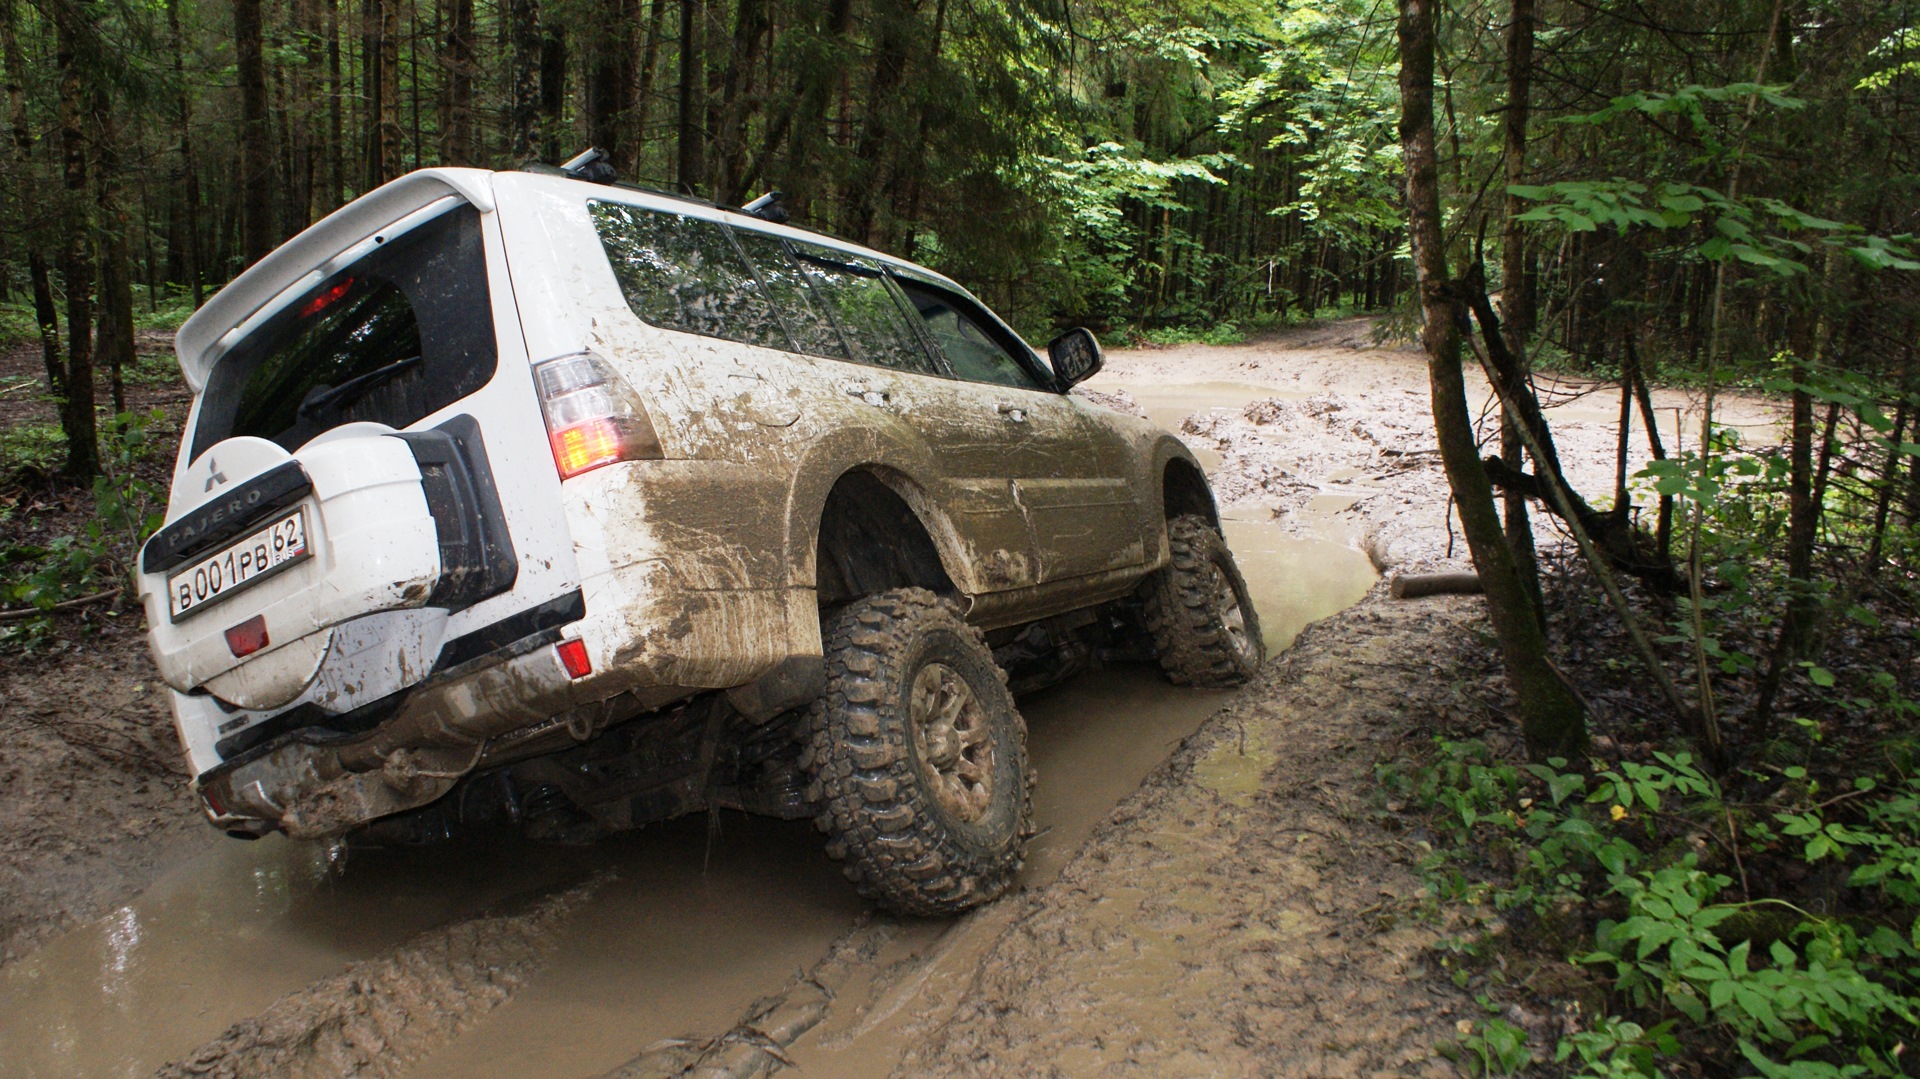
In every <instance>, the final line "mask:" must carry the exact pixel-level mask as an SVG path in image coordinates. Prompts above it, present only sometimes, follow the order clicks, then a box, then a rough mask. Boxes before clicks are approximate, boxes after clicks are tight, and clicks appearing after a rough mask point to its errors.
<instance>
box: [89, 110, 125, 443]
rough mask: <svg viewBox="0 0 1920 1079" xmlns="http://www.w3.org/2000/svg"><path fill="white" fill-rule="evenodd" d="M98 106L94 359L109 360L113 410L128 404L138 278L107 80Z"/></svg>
mask: <svg viewBox="0 0 1920 1079" xmlns="http://www.w3.org/2000/svg"><path fill="white" fill-rule="evenodd" d="M93 112H94V119H95V123H96V130H97V131H98V132H99V134H100V144H99V145H100V152H99V154H98V164H99V168H98V169H97V170H96V172H97V175H96V177H95V179H94V184H95V191H96V198H97V199H98V205H99V215H100V218H99V220H100V311H99V325H98V327H97V328H96V330H95V332H94V362H95V364H96V365H98V364H105V365H106V367H107V371H108V386H109V389H110V397H111V400H112V401H113V411H114V414H115V415H118V414H120V413H122V412H125V411H126V410H127V385H126V374H125V372H126V369H127V368H128V367H131V366H133V283H132V274H131V272H130V271H129V268H128V265H127V264H128V257H127V246H128V244H127V230H128V229H129V228H130V227H131V224H130V222H129V221H128V220H127V213H126V210H125V208H124V207H122V206H121V204H120V192H119V184H120V153H119V148H118V147H119V132H118V131H117V130H116V125H115V123H114V119H113V100H112V98H111V97H110V96H109V94H108V92H107V88H106V87H105V86H104V85H96V86H95V87H94V91H93Z"/></svg>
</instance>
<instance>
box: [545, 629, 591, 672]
mask: <svg viewBox="0 0 1920 1079" xmlns="http://www.w3.org/2000/svg"><path fill="white" fill-rule="evenodd" d="M553 650H554V651H556V652H558V653H560V665H561V666H562V667H565V668H566V669H567V677H568V678H585V677H586V676H587V675H590V674H592V673H593V661H592V660H589V659H588V658H587V642H585V641H582V640H578V639H575V640H571V641H561V642H560V643H559V644H556V645H554V646H553Z"/></svg>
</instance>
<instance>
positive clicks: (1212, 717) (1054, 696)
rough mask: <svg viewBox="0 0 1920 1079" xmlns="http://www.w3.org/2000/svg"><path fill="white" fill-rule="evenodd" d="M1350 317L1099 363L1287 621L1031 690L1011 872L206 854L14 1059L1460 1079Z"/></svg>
mask: <svg viewBox="0 0 1920 1079" xmlns="http://www.w3.org/2000/svg"><path fill="white" fill-rule="evenodd" d="M1362 343H1363V342H1361V341H1359V340H1358V339H1355V340H1353V341H1348V340H1345V339H1342V340H1341V341H1338V342H1333V343H1331V344H1328V345H1326V346H1325V347H1319V346H1315V347H1314V348H1306V349H1297V350H1293V351H1288V350H1287V349H1284V348H1283V349H1275V348H1273V347H1267V348H1265V349H1264V350H1262V349H1261V348H1256V347H1249V348H1247V349H1208V350H1184V352H1182V351H1181V350H1170V351H1169V352H1165V353H1140V354H1121V355H1117V356H1116V357H1114V358H1113V362H1112V364H1111V367H1110V371H1109V374H1108V375H1103V376H1102V377H1101V378H1100V379H1096V380H1095V384H1094V386H1093V392H1092V393H1090V394H1089V396H1094V397H1095V399H1096V400H1105V401H1108V402H1110V403H1111V404H1113V405H1115V406H1117V407H1122V408H1125V409H1127V410H1129V411H1131V410H1139V411H1141V412H1144V413H1146V414H1148V415H1151V416H1154V417H1155V418H1157V419H1159V420H1161V422H1162V423H1164V424H1166V425H1167V426H1169V427H1170V428H1172V429H1175V430H1176V431H1179V432H1181V433H1182V435H1183V437H1185V438H1186V439H1187V440H1188V442H1189V444H1190V445H1192V446H1193V447H1194V448H1195V449H1196V451H1197V452H1199V453H1200V454H1201V455H1202V456H1203V457H1205V458H1206V460H1207V464H1208V465H1209V468H1210V471H1212V472H1213V473H1214V477H1215V482H1216V487H1217V489H1218V491H1219V494H1220V500H1221V510H1222V516H1223V519H1224V524H1225V528H1226V531H1227V535H1228V537H1229V542H1230V544H1231V546H1232V547H1233V548H1234V550H1235V551H1236V554H1237V557H1238V558H1239V560H1240V562H1241V564H1242V566H1243V568H1244V569H1245V571H1246V576H1247V577H1248V579H1249V584H1250V586H1251V589H1252V592H1253V596H1254V600H1255V603H1256V605H1257V606H1258V608H1259V610H1260V613H1261V618H1262V624H1263V629H1264V630H1265V632H1266V634H1267V638H1268V640H1267V643H1268V646H1269V649H1270V650H1272V651H1274V652H1277V653H1278V652H1280V650H1281V649H1282V648H1286V647H1287V646H1288V645H1289V644H1290V643H1291V644H1292V647H1291V648H1289V649H1288V650H1287V651H1285V652H1284V653H1280V655H1279V658H1278V659H1277V660H1276V661H1275V662H1273V663H1270V664H1269V667H1268V670H1267V671H1265V672H1264V673H1263V674H1262V676H1261V678H1260V679H1259V680H1258V682H1257V683H1256V684H1255V685H1254V686H1252V687H1249V688H1248V689H1247V690H1245V691H1243V692H1241V693H1238V694H1223V693H1203V692H1193V691H1187V690H1179V689H1175V688H1174V687H1171V686H1169V685H1167V684H1166V683H1165V682H1164V681H1162V680H1161V679H1160V678H1159V677H1158V676H1157V675H1156V674H1155V673H1154V672H1152V671H1149V670H1146V669H1137V668H1117V669H1110V670H1105V671H1100V672H1096V673H1093V674H1089V675H1085V676H1082V677H1080V678H1077V679H1075V680H1073V681H1070V682H1068V683H1065V684H1062V685H1060V686H1056V687H1054V688H1052V689H1050V690H1047V691H1044V692H1042V693H1039V694H1036V695H1033V696H1031V697H1029V698H1026V699H1023V700H1022V702H1021V708H1022V711H1023V713H1024V714H1025V716H1026V718H1027V721H1028V724H1029V727H1030V731H1031V733H1030V740H1029V744H1030V749H1031V752H1032V755H1033V758H1034V762H1035V765H1036V768H1037V770H1038V772H1039V777H1040V782H1039V786H1038V788H1037V790H1036V794H1035V799H1036V802H1035V811H1036V824H1037V826H1038V827H1039V829H1040V832H1039V834H1038V835H1036V836H1035V837H1034V839H1033V841H1032V846H1031V848H1030V856H1029V859H1028V864H1027V868H1026V869H1025V871H1024V873H1023V876H1022V878H1021V881H1020V886H1019V887H1018V888H1017V889H1016V890H1015V892H1013V893H1012V894H1010V895H1008V896H1007V897H1005V898H1003V899H1001V900H999V901H997V902H995V903H992V904H989V905H988V906H986V907H983V908H981V909H979V910H977V911H974V912H972V913H970V914H968V915H966V916H964V917H961V918H957V919H944V920H916V919H900V918H894V917H891V916H887V915H885V914H881V913H876V912H873V911H871V910H869V909H868V908H866V907H865V906H864V905H863V904H862V903H861V902H860V900H859V899H858V897H857V896H856V895H855V894H854V892H853V890H852V888H851V886H850V885H848V884H847V883H846V882H845V881H844V880H843V879H841V877H840V875H839V873H838V870H837V867H836V866H835V865H834V864H833V863H831V862H829V861H828V860H827V859H826V858H825V856H824V854H823V853H822V851H821V849H820V839H819V837H818V835H817V834H816V833H814V831H813V830H812V828H811V826H810V825H808V824H807V823H805V822H781V821H773V820H764V819H758V818H749V817H744V816H741V815H739V814H736V813H730V812H728V813H716V814H713V815H701V816H696V817H691V818H685V819H682V820H679V821H675V822H671V823H669V824H666V825H663V826H656V827H651V828H648V829H646V830H643V831H641V832H638V833H634V834H631V835H625V836H620V837H616V838H614V839H611V840H607V841H604V842H601V843H599V844H596V845H594V846H591V847H584V848H561V847H541V846H535V845H530V844H525V843H517V842H504V843H494V844H489V845H485V846H474V847H454V848H442V849H432V850H412V851H385V852H361V851H355V852H353V853H352V854H350V855H348V856H347V857H345V858H344V859H341V858H339V857H337V856H336V854H335V853H333V852H330V851H329V850H328V849H327V848H325V847H320V846H315V845H301V844H295V843H291V842H288V841H285V840H283V839H268V840H263V841H261V842H258V843H253V844H241V843H235V842H225V841H216V842H210V843H207V844H204V845H202V846H201V847H199V848H198V849H197V850H196V851H193V852H190V853H188V854H184V855H182V856H180V857H179V858H177V859H176V860H175V861H173V863H172V864H171V865H170V866H168V867H167V868H166V869H165V872H164V873H163V874H162V875H161V876H160V877H159V879H158V882H157V883H155V884H153V885H152V886H151V887H147V888H146V889H145V890H144V891H142V892H140V894H138V895H135V896H133V897H132V898H126V897H125V896H122V898H121V899H120V901H119V903H118V905H115V906H112V907H111V909H109V911H108V913H106V914H105V915H104V916H102V917H97V918H93V919H91V920H89V921H86V922H84V924H81V925H80V926H79V927H78V928H77V929H74V930H72V931H71V932H68V933H66V934H65V935H64V936H60V937H58V939H54V940H52V942H51V943H48V944H46V945H44V946H42V947H39V948H38V949H37V950H34V951H31V952H30V953H29V954H26V955H25V956H24V957H23V958H20V959H18V960H16V961H14V962H12V963H11V964H9V965H7V966H5V967H0V1061H4V1062H5V1066H4V1067H0V1072H4V1073H5V1074H7V1075H21V1076H40V1075H49V1076H54V1075H58V1076H65V1075H73V1074H87V1075H103V1076H121V1075H127V1076H133V1075H146V1074H151V1073H153V1072H154V1070H155V1069H157V1068H165V1069H167V1071H166V1074H170V1075H222V1076H225V1075H232V1076H242V1075H270V1074H311V1075H332V1074H369V1075H404V1076H422V1077H427V1076H463V1077H464V1076H530V1077H545V1076H564V1077H569V1079H573V1077H587V1076H599V1075H620V1076H653V1075H671V1074H686V1073H698V1074H709V1075H750V1074H761V1073H764V1072H766V1071H769V1070H774V1069H779V1068H791V1069H794V1070H797V1071H798V1073H799V1074H803V1075H820V1076H866V1075H887V1074H905V1075H998V1074H1044V1073H1048V1072H1050V1071H1052V1072H1058V1073H1060V1074H1075V1075H1078V1074H1100V1075H1108V1074H1111V1075H1129V1074H1139V1075H1183V1074H1196V1075H1197V1074H1226V1075H1253V1074H1297V1075H1330V1074H1363V1073H1364V1074H1427V1073H1434V1072H1436V1071H1444V1068H1442V1067H1441V1066H1440V1065H1439V1064H1438V1063H1437V1062H1436V1061H1435V1060H1434V1059H1433V1058H1432V1057H1431V1054H1430V1048H1431V1045H1432V1043H1433V1041H1434V1039H1436V1038H1438V1037H1440V1036H1442V1035H1444V1034H1446V1033H1447V1032H1449V1031H1451V1029H1452V1024H1453V1021H1454V1020H1455V1019H1456V1018H1458V1017H1460V1016H1462V1015H1465V1014H1467V1013H1466V1012H1463V1011H1461V1009H1462V1008H1470V1007H1471V1002H1462V1001H1461V1000H1460V999H1459V998H1458V995H1457V994H1456V993H1455V992H1454V991H1453V990H1452V988H1451V986H1450V985H1448V984H1447V983H1445V982H1444V981H1442V980H1436V979H1435V978H1433V977H1432V976H1431V975H1430V974H1429V972H1428V970H1427V968H1426V966H1425V963H1424V959H1423V956H1424V955H1425V951H1426V949H1427V948H1428V946H1429V945H1430V944H1431V941H1432V936H1431V934H1432V933H1433V932H1434V930H1433V928H1432V927H1427V926H1423V925H1422V924H1421V923H1419V922H1418V921H1417V920H1416V919H1414V918H1412V917H1411V905H1412V902H1413V898H1414V896H1415V892H1416V888H1417V879H1416V876H1415V874H1414V873H1413V870H1412V868H1411V867H1412V865H1413V863H1414V860H1415V859H1416V858H1417V854H1418V852H1417V850H1416V849H1415V848H1414V847H1412V846H1410V845H1409V844H1408V843H1407V841H1406V840H1405V839H1404V838H1402V837H1401V836H1399V835H1398V834H1396V833H1394V832H1393V831H1392V830H1391V829H1390V828H1388V827H1384V826H1383V822H1382V813H1381V812H1380V811H1379V810H1378V808H1377V807H1375V806H1374V805H1373V801H1372V799H1373V797H1374V788H1375V784H1374V783H1373V779H1372V773H1371V768H1372V764H1373V763H1374V762H1375V761H1377V760H1379V759H1382V758H1383V757H1384V756H1387V755H1388V752H1387V749H1386V747H1387V745H1388V744H1389V743H1391V742H1392V741H1393V740H1394V739H1396V738H1404V737H1417V726H1418V721H1419V716H1420V715H1422V714H1423V713H1427V712H1430V711H1433V710H1437V709H1445V708H1447V707H1449V702H1448V701H1447V700H1446V699H1445V698H1446V695H1447V694H1448V693H1451V692H1454V691H1455V690H1454V689H1453V688H1452V687H1451V684H1450V683H1445V682H1444V681H1436V680H1434V679H1432V678H1431V677H1429V676H1430V673H1431V671H1432V669H1433V667H1434V665H1435V663H1436V662H1437V657H1438V656H1439V655H1440V654H1441V653H1442V652H1444V651H1445V650H1446V649H1447V648H1448V647H1450V644H1449V642H1450V641H1452V640H1454V639H1456V638H1457V637H1459V636H1460V635H1461V634H1464V633H1467V632H1470V631H1471V630H1472V628H1473V627H1474V626H1475V624H1476V620H1477V619H1478V618H1479V617H1480V614H1479V612H1480V607H1479V605H1478V601H1477V600H1475V599H1471V598H1462V597H1451V598H1442V599H1437V600H1431V601H1422V602H1419V603H1396V602H1395V601H1391V600H1389V599H1387V598H1386V596H1385V589H1384V587H1376V586H1375V584H1376V580H1377V576H1378V571H1379V570H1380V569H1382V568H1384V569H1386V570H1387V571H1388V572H1395V571H1398V570H1399V569H1402V568H1404V567H1407V566H1428V565H1434V566H1441V565H1448V564H1450V563H1451V564H1454V565H1458V563H1459V562H1460V561H1461V560H1462V559H1463V558H1464V550H1461V551H1459V552H1457V553H1454V554H1450V552H1449V551H1448V544H1447V539H1448V533H1447V529H1446V520H1445V518H1446V512H1445V499H1444V481H1443V479H1442V478H1440V477H1439V476H1438V462H1437V459H1434V458H1433V457H1432V455H1431V454H1429V453H1427V452H1425V450H1426V449H1427V446H1426V445H1424V444H1422V442H1421V432H1422V424H1424V423H1425V422H1426V417H1425V415H1424V400H1423V399H1422V398H1423V393H1422V392H1421V391H1423V390H1424V384H1423V383H1424V370H1423V368H1422V366H1421V365H1420V364H1419V362H1418V359H1417V358H1416V357H1411V356H1408V355H1405V354H1402V353H1395V352H1391V351H1379V352H1376V351H1371V350H1366V349H1364V348H1359V347H1356V346H1357V345H1360V344H1362ZM1578 404H1579V403H1578V402H1573V403H1570V406H1577V405H1578ZM1588 404H1589V406H1591V405H1592V404H1593V403H1592V402H1588ZM1595 411H1596V414H1598V413H1599V411H1600V410H1598V409H1595ZM1761 419H1764V417H1762V418H1761ZM1761 419H1756V420H1754V422H1755V423H1759V422H1761ZM1595 428H1596V429H1595V431H1594V432H1593V433H1594V435H1595V437H1593V438H1591V439H1588V438H1587V437H1586V434H1585V433H1584V432H1583V430H1582V420H1581V418H1580V417H1578V416H1571V415H1570V416H1569V422H1568V424H1567V426H1566V433H1565V434H1564V435H1563V436H1562V454H1563V456H1564V457H1567V458H1568V459H1569V461H1570V462H1571V463H1572V464H1573V466H1574V467H1575V468H1576V469H1578V468H1583V467H1590V468H1604V467H1605V458H1604V456H1600V457H1599V459H1598V460H1596V461H1589V460H1588V458H1589V457H1595V456H1596V455H1603V454H1604V452H1606V451H1608V450H1610V446H1611V444H1610V441H1608V440H1605V439H1601V438H1599V437H1598V435H1599V433H1600V432H1599V430H1598V423H1597V421H1596V423H1595ZM1426 437H1427V438H1428V440H1430V435H1428V436H1426ZM1589 441H1591V442H1592V443H1593V445H1592V446H1588V445H1587V442H1589ZM1390 451H1391V452H1390ZM1577 478H1578V475H1577V474H1576V479H1577ZM1356 603H1358V606H1357V607H1356V606H1353V605H1354V604H1356ZM1343 610H1344V611H1345V613H1339V612H1342V611H1343ZM1336 615H1337V617H1333V616H1336ZM1309 623H1317V624H1316V625H1314V626H1313V627H1312V628H1311V629H1309V630H1308V631H1307V632H1306V633H1305V634H1304V636H1300V638H1299V640H1298V641H1297V642H1295V637H1296V636H1297V635H1300V634H1301V630H1302V628H1303V627H1305V626H1308V624H1309ZM153 815H154V816H156V817H164V814H159V813H157V812H156V813H155V814H153ZM161 864H164V863H161ZM136 886H137V885H136ZM108 891H110V889H108ZM49 894H50V895H53V894H58V893H57V891H56V892H50V893H49Z"/></svg>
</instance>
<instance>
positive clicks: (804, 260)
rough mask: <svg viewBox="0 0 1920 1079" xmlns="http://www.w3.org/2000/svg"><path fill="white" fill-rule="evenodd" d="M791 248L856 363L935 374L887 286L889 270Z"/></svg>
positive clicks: (818, 250) (828, 252) (805, 247)
mask: <svg viewBox="0 0 1920 1079" xmlns="http://www.w3.org/2000/svg"><path fill="white" fill-rule="evenodd" d="M793 246H794V250H795V252H796V254H797V256H798V258H799V262H800V270H801V272H802V273H804V274H805V275H806V277H807V280H808V281H810V282H811V283H812V284H813V294H814V296H815V297H817V298H819V299H820V300H821V302H822V303H823V304H825V305H826V307H827V308H828V310H829V311H830V312H831V313H832V315H833V320H834V322H835V323H836V324H838V326H839V327H840V332H841V333H842V334H843V335H845V337H846V339H847V347H848V349H850V350H851V351H852V353H853V358H854V359H855V360H857V361H859V362H860V363H870V364H873V365H874V366H876V367H891V368H893V369H895V370H897V371H912V372H914V373H915V374H921V375H931V374H936V373H937V372H936V371H934V369H933V361H932V359H930V358H929V357H928V356H927V353H926V350H925V349H923V348H921V347H920V341H919V339H918V338H917V337H916V336H915V335H914V332H913V327H912V326H911V325H909V324H908V323H907V319H906V312H904V311H902V310H901V309H900V303H899V301H897V300H895V299H894V298H893V291H892V290H891V289H890V288H888V287H887V278H886V271H884V270H882V269H881V268H880V267H879V266H877V265H874V264H873V263H870V262H868V261H866V260H865V259H862V258H859V257H858V256H854V255H847V254H842V253H841V252H838V251H834V250H832V249H831V248H825V247H816V246H814V245H813V244H803V243H795V244H794V245H793Z"/></svg>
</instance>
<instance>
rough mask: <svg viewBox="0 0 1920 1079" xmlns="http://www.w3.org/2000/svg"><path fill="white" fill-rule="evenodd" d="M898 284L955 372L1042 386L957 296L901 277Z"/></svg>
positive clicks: (984, 379) (1023, 386)
mask: <svg viewBox="0 0 1920 1079" xmlns="http://www.w3.org/2000/svg"><path fill="white" fill-rule="evenodd" d="M900 287H901V289H902V290H903V291H905V292H906V294H907V299H909V300H911V301H913V307H914V310H916V311H918V312H919V313H920V318H921V320H922V321H924V322H925V323H926V326H927V332H928V333H929V334H931V335H932V337H933V341H934V343H935V344H936V345H938V346H940V351H941V352H943V353H945V354H946V357H947V364H948V366H950V367H952V368H953V373H954V374H956V375H958V376H960V377H961V378H964V379H966V380H967V381H968V382H988V383H993V384H994V385H998V386H1015V387H1018V388H1020V389H1023V390H1038V389H1044V388H1045V387H1044V386H1042V385H1041V383H1040V380H1039V379H1037V378H1035V377H1034V375H1033V372H1031V371H1029V370H1028V369H1027V366H1026V365H1025V364H1023V363H1021V362H1020V360H1019V358H1018V357H1016V356H1014V355H1013V354H1012V353H1010V352H1008V351H1007V350H1006V349H1005V348H1003V347H1001V345H1000V344H999V343H998V342H997V341H996V340H995V339H994V338H995V335H994V334H993V333H992V332H990V331H989V329H988V328H987V326H986V325H983V324H982V323H981V321H980V320H979V318H978V317H976V316H974V315H971V314H969V313H968V312H967V311H966V310H964V308H963V307H962V305H961V301H960V300H959V299H957V298H954V297H949V296H945V295H943V294H941V293H939V292H936V291H934V290H933V289H930V288H927V287H925V286H923V285H919V284H915V283H913V282H910V281H902V282H901V283H900ZM969 306H970V305H969Z"/></svg>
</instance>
